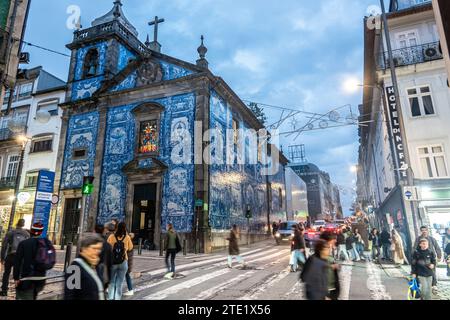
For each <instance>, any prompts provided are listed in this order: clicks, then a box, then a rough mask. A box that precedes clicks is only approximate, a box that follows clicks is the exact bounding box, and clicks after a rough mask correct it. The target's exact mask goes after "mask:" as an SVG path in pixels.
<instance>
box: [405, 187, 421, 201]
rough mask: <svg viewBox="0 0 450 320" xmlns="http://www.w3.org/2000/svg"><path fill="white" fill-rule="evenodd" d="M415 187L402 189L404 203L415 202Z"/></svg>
mask: <svg viewBox="0 0 450 320" xmlns="http://www.w3.org/2000/svg"><path fill="white" fill-rule="evenodd" d="M416 191H417V190H416V187H404V188H403V194H404V196H405V200H406V201H417V200H418V199H417V196H416V195H417V192H416Z"/></svg>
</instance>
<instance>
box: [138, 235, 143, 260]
mask: <svg viewBox="0 0 450 320" xmlns="http://www.w3.org/2000/svg"><path fill="white" fill-rule="evenodd" d="M138 255H140V256H141V255H142V238H139V244H138Z"/></svg>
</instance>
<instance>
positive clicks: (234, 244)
mask: <svg viewBox="0 0 450 320" xmlns="http://www.w3.org/2000/svg"><path fill="white" fill-rule="evenodd" d="M227 240H228V241H229V245H228V253H229V255H228V268H232V267H233V257H236V259H237V261H238V263H241V264H242V266H243V267H244V268H245V262H244V260H243V259H242V257H241V256H240V251H239V242H238V241H239V231H238V228H237V225H233V228H232V229H231V232H230V236H229V237H228V238H227Z"/></svg>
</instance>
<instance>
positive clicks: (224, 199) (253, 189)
mask: <svg viewBox="0 0 450 320" xmlns="http://www.w3.org/2000/svg"><path fill="white" fill-rule="evenodd" d="M210 107H211V114H210V116H211V128H212V129H215V128H217V129H218V131H217V132H218V133H219V134H221V135H222V141H223V143H224V145H226V141H227V140H226V139H227V137H226V130H227V129H232V120H233V117H232V113H231V109H230V107H229V106H228V104H227V103H226V101H225V100H223V99H222V98H221V97H220V96H219V95H218V94H217V93H216V92H215V91H214V90H211V101H210ZM245 127H246V124H245V123H244V122H241V123H240V128H245ZM214 135H215V134H213V136H214ZM230 138H231V137H230ZM216 141H218V140H216V138H215V137H212V139H211V143H212V146H213V147H212V149H211V154H212V156H213V157H218V158H220V156H219V154H218V152H220V151H218V150H216V147H218V148H219V147H220V145H219V144H217V142H216ZM246 148H248V143H247V145H246ZM220 149H222V150H224V149H225V148H220ZM221 156H222V157H223V159H226V155H225V152H223V153H222V155H221ZM218 158H216V159H218ZM210 176H211V180H210V181H211V184H210V206H209V209H210V213H209V223H210V226H211V228H212V229H213V231H218V232H220V231H224V230H229V229H230V228H231V226H232V225H233V224H237V225H238V226H239V227H240V228H241V229H247V219H246V217H245V213H246V209H247V205H250V208H251V211H252V215H253V218H252V219H251V220H250V230H251V231H253V232H254V233H258V232H261V233H263V232H264V227H265V225H266V224H267V209H268V208H267V184H266V177H265V176H262V175H261V166H260V165H259V164H257V165H256V164H246V165H238V164H235V165H232V166H231V165H226V164H214V163H213V164H212V165H211V166H210Z"/></svg>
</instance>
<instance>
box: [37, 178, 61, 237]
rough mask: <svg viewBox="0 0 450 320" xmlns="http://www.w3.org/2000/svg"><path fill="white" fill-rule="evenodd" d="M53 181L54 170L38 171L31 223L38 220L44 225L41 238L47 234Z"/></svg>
mask: <svg viewBox="0 0 450 320" xmlns="http://www.w3.org/2000/svg"><path fill="white" fill-rule="evenodd" d="M54 182H55V173H54V172H51V171H44V170H41V171H39V175H38V182H37V188H36V198H35V200H34V209H33V222H32V223H33V224H34V223H37V222H40V223H42V224H43V225H44V231H43V233H42V237H43V238H45V237H46V236H47V232H48V222H49V218H50V210H51V208H52V196H53V185H54Z"/></svg>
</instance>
